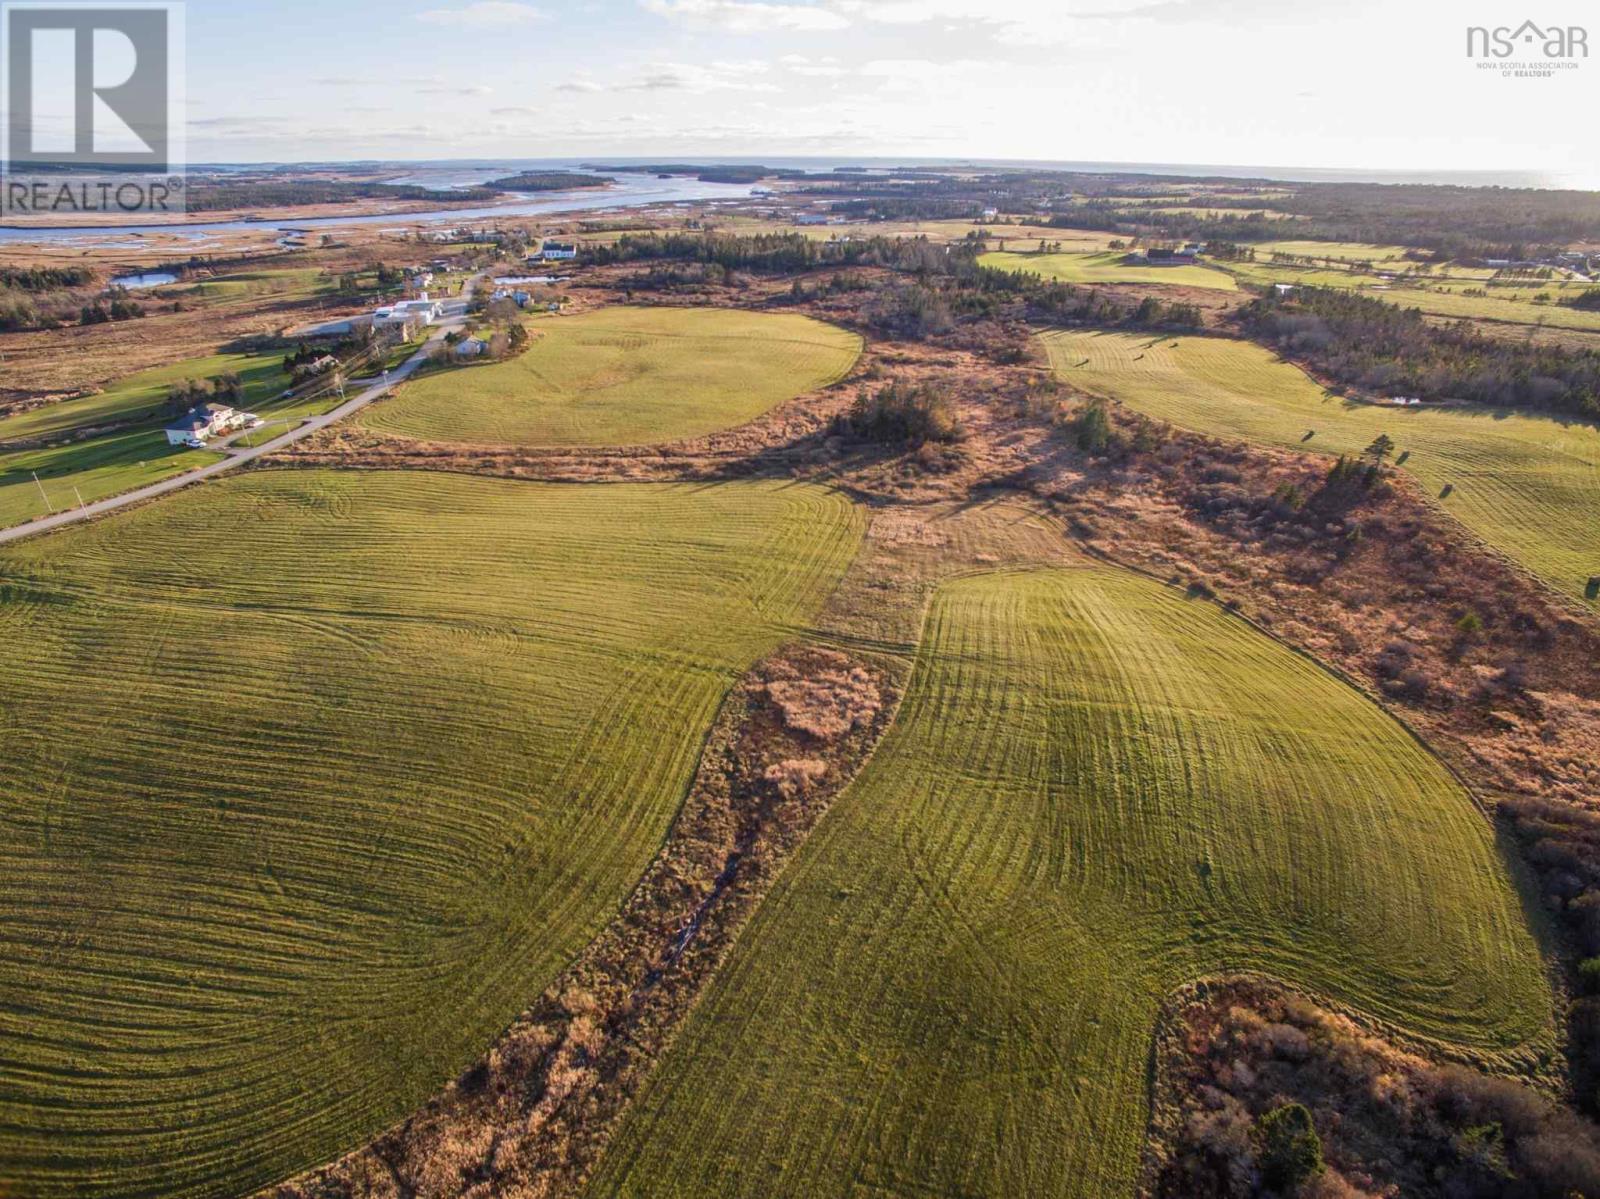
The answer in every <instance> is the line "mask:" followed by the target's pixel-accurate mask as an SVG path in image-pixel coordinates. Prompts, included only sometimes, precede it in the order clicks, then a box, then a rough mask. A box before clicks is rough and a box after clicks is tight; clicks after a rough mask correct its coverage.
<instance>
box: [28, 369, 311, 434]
mask: <svg viewBox="0 0 1600 1199" xmlns="http://www.w3.org/2000/svg"><path fill="white" fill-rule="evenodd" d="M229 371H233V372H235V373H237V374H238V376H239V378H240V380H241V381H242V382H243V383H244V388H245V400H244V403H245V407H247V408H248V407H250V405H252V404H256V403H260V402H262V401H264V400H266V399H267V398H268V397H270V396H274V395H276V394H277V393H278V392H280V391H282V390H283V388H284V387H285V386H286V384H287V378H288V377H287V376H286V375H285V374H284V373H283V355H282V354H281V353H276V354H213V355H211V356H210V357H208V358H187V359H184V360H183V361H182V362H175V363H173V364H172V365H171V366H160V367H156V368H155V369H154V370H148V371H140V372H139V373H138V374H135V375H129V376H127V377H126V378H124V379H119V380H117V381H116V382H115V383H113V384H111V385H110V386H109V387H107V388H106V389H105V390H104V391H102V392H100V393H99V394H98V395H92V396H85V397H84V398H83V399H81V400H63V401H61V402H60V403H57V404H46V405H45V406H44V407H42V408H34V409H31V410H29V411H27V412H20V413H18V414H17V415H15V416H8V417H5V418H3V419H0V442H4V441H28V440H33V439H37V438H43V437H56V436H61V435H64V434H67V433H70V432H71V431H72V430H74V429H87V428H91V427H94V426H98V425H106V424H113V423H123V422H127V421H149V422H152V423H153V424H154V425H160V424H162V423H163V421H164V418H163V412H162V410H163V406H164V405H165V403H166V399H167V387H168V386H169V385H170V384H173V383H176V382H178V381H180V380H182V379H211V378H215V377H216V376H217V375H223V374H227V373H228V372H229Z"/></svg>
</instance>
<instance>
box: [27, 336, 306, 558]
mask: <svg viewBox="0 0 1600 1199" xmlns="http://www.w3.org/2000/svg"><path fill="white" fill-rule="evenodd" d="M282 363H283V358H282V355H280V354H216V355H212V356H211V357H208V358H190V359H186V360H185V361H183V362H178V363H175V364H173V365H172V366H163V367H158V368H156V369H155V370H148V371H140V372H139V373H138V374H136V375H129V376H128V377H127V378H126V379H121V380H119V381H118V382H116V383H114V384H112V385H111V386H110V387H108V388H106V390H105V391H103V392H101V393H100V394H99V395H93V396H86V397H84V398H83V399H81V400H65V401H62V402H61V403H59V404H49V405H46V406H45V407H43V408H35V409H33V410H31V411H28V412H22V413H18V414H17V415H16V416H11V417H6V418H5V419H3V420H0V441H11V440H25V439H31V438H44V437H64V436H66V435H68V434H70V433H71V432H72V431H73V430H76V429H88V428H94V427H96V426H99V425H104V424H113V423H118V424H120V423H125V422H134V424H133V425H132V426H131V427H129V428H126V429H120V430H117V431H115V432H111V433H106V434H103V435H101V436H98V437H90V438H87V439H85V440H83V441H74V442H69V443H66V444H63V445H56V446H50V447H48V448H45V449H31V450H12V451H5V450H3V449H0V528H9V527H10V526H12V525H18V524H22V523H23V522H24V521H28V520H32V519H34V518H35V517H39V516H44V515H47V514H48V513H49V511H50V510H51V509H55V510H57V511H59V510H60V509H62V508H70V507H74V506H76V504H77V502H78V497H79V496H82V498H83V500H84V502H85V503H90V502H93V501H94V500H98V499H103V498H104V497H106V496H108V495H116V494H118V493H120V492H124V491H132V490H134V489H135V488H138V487H143V486H144V485H145V484H147V483H155V482H159V481H160V480H162V479H165V478H168V477H169V476H171V475H177V474H182V473H183V472H185V471H190V470H194V469H195V468H196V467H200V466H206V465H208V464H210V463H212V462H216V461H217V460H218V459H219V458H221V457H222V455H221V454H216V453H211V452H209V451H206V450H188V449H184V448H183V447H182V446H171V445H168V444H167V438H166V434H165V433H163V432H162V425H163V424H165V422H166V418H165V416H164V415H163V412H162V409H163V406H164V405H165V402H166V396H167V386H168V384H171V383H175V382H177V381H178V380H180V379H209V378H213V377H215V376H217V375H220V374H224V373H226V372H228V371H235V372H237V373H238V375H239V377H240V379H241V380H242V381H243V383H244V391H245V398H244V400H243V401H242V403H243V404H244V405H245V406H246V407H247V408H252V409H254V410H255V411H258V412H261V413H263V414H266V413H269V412H270V413H275V414H276V415H278V416H280V417H281V416H283V415H284V414H285V413H287V414H288V415H289V416H291V417H294V418H296V419H297V418H298V416H300V415H308V414H309V411H301V410H302V409H304V410H315V411H323V410H325V409H326V408H328V407H331V406H332V404H330V403H321V404H319V403H315V402H313V403H304V402H297V401H284V402H282V407H281V408H280V407H278V406H277V405H278V404H279V402H278V401H277V400H276V397H277V395H278V394H279V393H280V392H281V391H282V389H283V386H284V384H285V382H286V376H285V375H284V374H283V370H282ZM337 402H338V401H337V399H335V400H334V401H333V403H337ZM266 431H267V430H263V432H266ZM280 431H281V430H280ZM35 472H37V474H38V476H39V484H42V485H43V487H44V492H45V494H44V495H42V496H41V495H40V493H39V484H36V483H35V482H34V479H33V476H34V473H35ZM74 489H76V490H74ZM47 497H48V504H47V503H46V498H47Z"/></svg>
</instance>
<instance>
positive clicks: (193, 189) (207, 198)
mask: <svg viewBox="0 0 1600 1199" xmlns="http://www.w3.org/2000/svg"><path fill="white" fill-rule="evenodd" d="M498 195H500V192H499V191H497V190H496V189H495V188H492V187H468V188H460V189H456V190H451V191H439V190H436V189H434V188H430V187H416V186H412V185H410V184H398V183H355V182H350V181H345V180H335V179H250V180H239V179H229V180H220V179H218V180H207V179H196V180H192V181H191V182H190V185H189V197H188V201H187V207H188V210H189V211H190V212H217V211H220V210H225V209H232V208H266V207H287V206H289V205H294V204H353V203H355V202H356V201H358V200H427V201H430V202H432V203H436V204H441V205H449V204H461V203H466V202H471V203H482V202H484V201H486V200H492V199H494V198H495V197H496V196H498Z"/></svg>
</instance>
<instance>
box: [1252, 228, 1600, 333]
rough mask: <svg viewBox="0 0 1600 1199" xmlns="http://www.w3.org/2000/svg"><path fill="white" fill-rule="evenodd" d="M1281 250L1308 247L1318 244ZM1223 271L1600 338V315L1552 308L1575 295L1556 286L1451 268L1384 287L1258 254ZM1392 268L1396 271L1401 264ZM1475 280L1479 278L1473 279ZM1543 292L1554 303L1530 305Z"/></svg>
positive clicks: (1432, 312) (1355, 275)
mask: <svg viewBox="0 0 1600 1199" xmlns="http://www.w3.org/2000/svg"><path fill="white" fill-rule="evenodd" d="M1285 244H1291V245H1307V246H1310V245H1316V244H1318V243H1315V242H1304V243H1285ZM1336 244H1337V243H1336ZM1346 248H1349V247H1346ZM1373 248H1374V249H1378V248H1380V247H1373ZM1257 252H1258V253H1261V247H1259V246H1258V247H1257ZM1295 252H1296V253H1300V252H1302V251H1295ZM1224 265H1225V269H1226V270H1227V271H1228V272H1229V273H1230V274H1232V275H1234V276H1235V277H1237V278H1238V279H1239V280H1241V281H1243V282H1246V283H1255V284H1259V285H1261V286H1263V287H1267V286H1271V285H1272V284H1275V283H1291V284H1296V285H1309V286H1313V287H1342V288H1347V289H1350V290H1355V291H1361V292H1365V293H1366V294H1368V295H1370V296H1372V297H1373V298H1374V299H1381V300H1384V301H1386V302H1388V303H1390V304H1395V305H1398V306H1399V307H1401V308H1417V309H1420V310H1421V311H1423V312H1425V313H1427V314H1428V315H1429V316H1440V317H1449V318H1452V319H1454V318H1464V319H1468V320H1486V321H1503V322H1507V323H1510V324H1517V325H1548V326H1550V327H1551V328H1555V329H1575V330H1579V331H1583V332H1600V312H1589V311H1585V310H1583V309H1581V308H1573V307H1570V306H1569V305H1566V304H1561V303H1557V302H1554V301H1556V300H1559V299H1560V298H1561V297H1563V296H1570V295H1573V294H1575V292H1576V290H1578V289H1575V288H1573V287H1572V286H1570V285H1563V284H1561V283H1559V282H1550V281H1539V280H1533V281H1528V280H1521V281H1518V282H1517V283H1516V284H1514V285H1513V284H1499V283H1493V282H1491V281H1489V279H1488V278H1487V276H1488V275H1489V274H1490V273H1491V272H1488V271H1477V272H1473V271H1470V270H1465V269H1463V268H1458V267H1455V266H1451V267H1449V268H1447V271H1446V272H1442V273H1439V274H1435V275H1431V276H1422V275H1414V276H1410V277H1409V278H1404V277H1396V278H1395V279H1394V280H1393V281H1391V282H1385V281H1383V280H1381V279H1379V278H1378V277H1377V275H1375V274H1372V273H1369V272H1358V271H1351V270H1346V269H1344V268H1342V267H1339V266H1333V267H1298V266H1286V265H1283V264H1280V263H1272V262H1268V261H1266V255H1265V254H1264V253H1261V261H1258V262H1229V263H1226V264H1224ZM1392 265H1394V266H1395V267H1397V268H1398V267H1399V266H1400V265H1401V264H1398V263H1396V264H1392ZM1475 274H1476V275H1477V276H1483V277H1474V275H1475ZM1467 288H1472V289H1479V290H1486V291H1487V292H1488V294H1487V295H1482V296H1469V295H1463V294H1461V293H1462V292H1463V291H1464V290H1465V289H1467ZM1541 292H1545V293H1548V294H1549V295H1550V296H1551V297H1553V299H1552V301H1551V302H1547V303H1543V304H1536V303H1534V302H1533V298H1534V296H1536V295H1538V294H1540V293H1541Z"/></svg>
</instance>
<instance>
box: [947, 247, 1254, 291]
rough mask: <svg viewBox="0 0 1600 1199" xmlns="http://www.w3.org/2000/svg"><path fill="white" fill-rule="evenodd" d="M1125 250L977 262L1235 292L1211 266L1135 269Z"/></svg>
mask: <svg viewBox="0 0 1600 1199" xmlns="http://www.w3.org/2000/svg"><path fill="white" fill-rule="evenodd" d="M1126 257H1127V253H1126V251H1123V250H1112V251H1109V252H1107V253H1101V254H1075V253H1060V254H1015V253H1011V252H1010V251H1007V252H1005V253H1000V252H996V253H992V254H983V255H981V256H979V258H978V262H979V263H980V264H981V265H983V266H989V267H994V268H995V269H996V270H1002V271H1019V272H1028V273H1032V274H1037V275H1042V276H1043V277H1044V278H1046V279H1058V280H1060V281H1061V282H1063V283H1174V284H1183V285H1184V286H1186V287H1209V288H1214V289H1215V290H1217V291H1237V290H1238V286H1239V285H1238V283H1236V282H1235V281H1234V278H1233V276H1232V275H1230V274H1228V273H1227V272H1226V271H1221V270H1218V269H1216V268H1215V267H1210V266H1190V265H1185V266H1138V265H1128V264H1127V263H1126V262H1125V259H1126Z"/></svg>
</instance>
